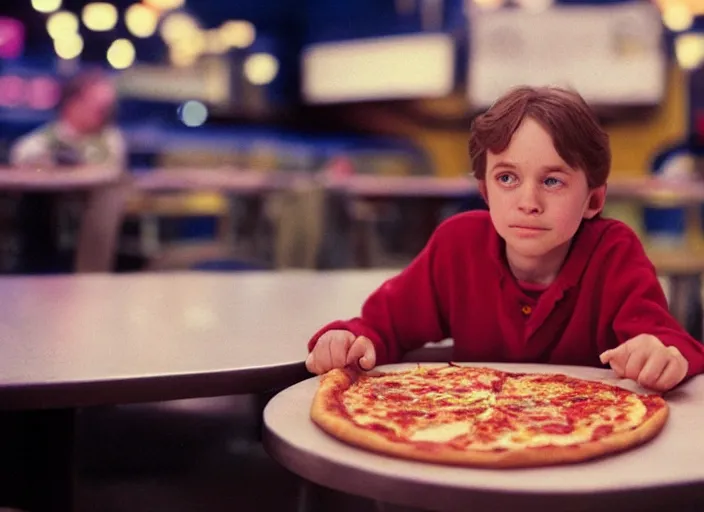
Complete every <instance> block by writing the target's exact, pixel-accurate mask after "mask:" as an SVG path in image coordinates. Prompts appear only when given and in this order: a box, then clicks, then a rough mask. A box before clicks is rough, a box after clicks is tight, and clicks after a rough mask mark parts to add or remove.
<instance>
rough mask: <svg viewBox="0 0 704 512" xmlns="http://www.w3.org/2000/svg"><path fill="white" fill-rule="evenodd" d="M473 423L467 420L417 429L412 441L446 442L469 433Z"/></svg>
mask: <svg viewBox="0 0 704 512" xmlns="http://www.w3.org/2000/svg"><path fill="white" fill-rule="evenodd" d="M470 430H471V425H470V424H469V423H467V422H465V421H461V422H457V423H447V424H445V425H436V426H430V427H427V428H423V429H420V430H417V431H415V432H414V433H413V434H412V435H411V438H410V439H411V441H429V442H431V443H444V442H447V441H451V440H452V439H454V438H456V437H457V436H461V435H464V434H469V432H470Z"/></svg>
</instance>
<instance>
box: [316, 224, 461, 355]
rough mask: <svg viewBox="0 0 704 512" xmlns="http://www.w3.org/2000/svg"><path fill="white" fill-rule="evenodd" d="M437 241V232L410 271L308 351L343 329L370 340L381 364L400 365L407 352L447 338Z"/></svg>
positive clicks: (337, 323) (387, 284)
mask: <svg viewBox="0 0 704 512" xmlns="http://www.w3.org/2000/svg"><path fill="white" fill-rule="evenodd" d="M437 239H438V236H437V231H436V233H435V234H434V235H433V236H432V237H431V239H430V241H429V242H428V244H427V245H426V246H425V248H424V249H423V250H422V251H421V252H420V253H419V254H418V256H417V257H416V258H415V259H414V260H413V261H412V262H411V264H410V265H409V266H408V267H407V268H406V269H404V270H403V271H402V272H401V273H400V274H398V275H397V276H395V277H393V278H391V279H389V280H388V281H386V282H385V283H383V284H382V285H381V286H380V287H379V288H378V289H377V290H376V291H374V292H373V293H372V294H371V296H369V298H368V299H367V300H366V301H365V303H364V305H363V306H362V311H361V315H360V316H358V317H356V318H352V319H349V320H338V321H335V322H332V323H330V324H328V325H326V326H325V327H323V328H322V329H320V330H319V331H318V332H316V333H315V335H314V336H313V337H312V338H311V339H310V341H309V342H308V350H309V351H310V350H313V347H314V346H315V344H316V343H317V341H318V339H319V338H320V336H321V335H323V334H324V333H325V332H327V331H329V330H332V329H343V330H347V331H351V332H352V333H353V334H355V335H356V336H366V337H367V338H369V339H370V340H371V341H372V343H373V344H374V348H375V350H376V360H377V364H386V363H395V362H398V361H399V360H400V358H401V356H402V355H403V354H404V353H405V352H406V351H409V350H413V349H415V348H420V347H421V346H423V345H424V344H425V343H428V342H437V341H442V340H443V339H445V338H447V337H448V331H449V329H448V328H447V326H446V322H445V320H444V317H443V313H442V311H441V309H442V308H441V306H440V301H439V300H438V296H437V289H436V279H437V275H436V270H435V269H436V268H437V267H438V261H437V260H438V240H437Z"/></svg>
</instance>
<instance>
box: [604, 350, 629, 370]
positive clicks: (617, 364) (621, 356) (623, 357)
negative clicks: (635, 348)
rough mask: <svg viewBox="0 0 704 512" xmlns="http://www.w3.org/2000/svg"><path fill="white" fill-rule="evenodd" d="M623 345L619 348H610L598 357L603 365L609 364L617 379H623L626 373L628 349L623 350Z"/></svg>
mask: <svg viewBox="0 0 704 512" xmlns="http://www.w3.org/2000/svg"><path fill="white" fill-rule="evenodd" d="M624 347H625V346H624V345H621V346H620V347H616V348H612V349H610V350H607V351H605V352H602V354H601V355H600V356H599V359H600V360H601V362H602V363H604V364H607V363H608V364H609V366H611V369H612V370H613V371H614V373H615V374H616V375H618V376H619V377H623V376H624V374H625V373H626V362H627V361H628V349H627V348H624Z"/></svg>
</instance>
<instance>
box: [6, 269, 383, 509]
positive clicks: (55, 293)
mask: <svg viewBox="0 0 704 512" xmlns="http://www.w3.org/2000/svg"><path fill="white" fill-rule="evenodd" d="M392 274H393V272H392V271H388V270H384V271H376V272H364V273H360V272H354V271H352V272H342V271H341V272H331V273H325V272H308V271H288V272H246V273H224V274H223V273H202V272H183V273H180V272H169V273H156V274H144V273H140V274H81V275H69V276H66V275H63V276H56V277H5V278H0V290H2V294H3V307H2V308H0V340H2V343H0V440H3V439H7V438H8V437H12V438H13V439H14V436H16V435H19V436H20V437H21V438H22V439H19V440H17V442H14V441H13V443H14V446H13V447H9V448H8V450H9V451H15V452H19V453H18V456H20V457H21V460H20V461H18V463H17V465H15V464H14V463H13V462H11V460H12V457H11V456H10V455H9V454H8V453H3V457H4V458H3V461H4V462H3V464H2V465H0V487H3V485H5V486H8V487H9V488H10V490H11V491H16V492H17V493H19V494H21V497H20V498H18V499H16V500H13V501H15V502H16V503H12V504H15V505H21V507H20V508H22V509H24V510H30V511H32V512H33V511H40V510H42V511H43V510H50V511H52V512H58V511H61V512H63V511H68V510H71V509H72V485H73V472H72V462H73V461H72V455H73V443H74V428H75V411H76V409H77V408H81V407H88V406H100V405H109V404H126V403H135V402H150V401H162V400H171V399H180V398H196V397H212V396H220V395H234V394H245V393H247V394H249V393H262V392H268V391H271V390H276V389H282V388H284V387H286V386H289V385H291V384H293V383H295V382H297V381H300V380H302V379H304V378H306V377H308V376H309V373H308V372H307V371H306V369H305V365H304V360H305V357H306V354H307V352H306V341H307V339H308V338H309V337H310V336H311V335H312V334H313V333H314V332H315V331H316V330H317V329H318V328H319V327H320V326H321V325H324V324H325V323H326V322H328V321H330V320H331V319H334V318H340V317H347V316H354V315H355V314H357V313H358V311H359V308H360V304H361V303H362V302H363V300H364V298H365V297H366V296H367V295H368V294H369V293H370V292H371V291H373V290H374V289H375V288H376V287H377V286H379V285H380V284H381V283H382V282H383V281H384V279H386V278H387V277H389V276H390V275H392ZM11 425H19V427H17V428H15V427H11ZM3 429H5V430H3ZM7 431H9V433H8V432H7ZM3 434H4V435H3ZM29 452H31V453H33V456H32V457H30V456H29V455H27V453H29ZM22 461H24V462H22ZM20 464H23V465H26V467H24V471H25V473H24V474H23V471H22V470H21V469H19V468H20V467H22V466H20ZM23 476H24V477H25V478H22V477H23ZM17 480H20V481H17ZM27 480H29V482H28V481H27ZM8 482H11V483H8ZM27 483H29V484H30V486H28V487H25V485H26V484H27ZM33 488H39V489H42V492H36V491H34V490H33ZM2 500H3V496H1V495H0V507H2V506H4V505H8V504H9V503H2Z"/></svg>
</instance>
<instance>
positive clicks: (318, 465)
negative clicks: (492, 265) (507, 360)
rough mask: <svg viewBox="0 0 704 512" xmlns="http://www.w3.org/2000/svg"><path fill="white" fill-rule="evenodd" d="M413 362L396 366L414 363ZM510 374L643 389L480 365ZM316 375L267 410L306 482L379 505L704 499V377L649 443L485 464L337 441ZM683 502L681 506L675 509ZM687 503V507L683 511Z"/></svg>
mask: <svg viewBox="0 0 704 512" xmlns="http://www.w3.org/2000/svg"><path fill="white" fill-rule="evenodd" d="M407 366H409V365H407V364H402V365H393V366H392V367H407ZM483 366H490V367H493V368H499V369H502V370H509V371H524V372H542V373H565V374H568V375H573V376H576V377H582V378H586V379H592V380H602V381H607V382H611V383H615V384H618V385H621V386H623V387H626V388H628V389H632V390H637V389H638V387H637V385H636V384H635V383H633V382H632V381H626V380H619V379H617V378H616V377H615V375H614V374H613V373H612V372H611V371H610V370H602V369H597V368H583V367H570V366H548V365H537V364H483ZM317 386H318V378H317V377H316V378H311V379H308V380H305V381H303V382H300V383H298V384H296V385H294V386H292V387H290V388H288V389H286V390H285V391H282V392H281V393H279V394H278V395H277V396H275V397H274V398H273V399H272V400H271V401H270V402H269V404H268V405H267V407H266V409H265V410H264V424H265V432H264V442H265V446H266V448H267V451H268V452H269V453H270V454H271V455H272V456H273V457H274V458H275V459H276V460H278V461H279V462H280V463H281V464H283V465H284V466H285V467H287V468H288V469H289V470H291V471H293V472H294V473H297V474H298V475H300V476H302V477H304V478H305V479H307V480H310V481H312V482H315V483H317V484H320V485H323V486H326V487H331V488H333V489H337V490H340V491H344V492H347V493H351V494H356V495H361V496H366V497H368V498H372V499H375V500H380V501H382V502H387V503H392V504H397V505H406V506H413V507H419V508H422V509H429V510H442V511H453V510H470V509H471V510H491V512H498V511H501V510H540V511H545V510H561V511H562V510H570V511H571V512H572V511H580V510H600V511H603V510H612V509H613V510H619V511H624V510H639V511H645V510H666V509H671V510H683V508H682V507H683V506H688V505H691V504H696V503H699V504H701V503H702V501H701V500H704V464H702V460H704V443H702V441H701V439H699V438H697V436H698V435H699V433H700V432H701V431H702V427H704V408H702V403H704V376H699V377H697V378H694V379H692V380H690V381H689V382H687V383H685V384H683V385H682V386H680V387H679V388H678V389H676V390H675V391H672V392H670V393H669V394H668V395H667V400H668V402H669V404H670V407H671V417H670V419H669V421H668V423H667V425H666V426H665V428H664V430H663V431H662V433H661V434H660V435H659V436H658V437H656V438H655V439H654V440H652V441H651V442H650V443H648V444H646V445H644V446H641V447H639V448H636V449H634V450H630V451H627V452H624V453H621V454H617V455H615V456H611V457H606V458H602V459H599V460H595V461H589V462H586V463H581V464H575V465H566V466H554V467H547V468H537V469H517V470H487V469H475V468H463V467H453V466H442V465H436V464H427V463H421V462H413V461H406V460H402V459H395V458H392V457H387V456H383V455H378V454H375V453H372V452H367V451H364V450H361V449H358V448H355V447H352V446H349V445H346V444H344V443H342V442H339V441H337V440H336V439H334V438H332V437H331V436H329V435H327V434H326V433H324V432H323V431H322V430H320V429H319V428H317V427H316V425H315V424H314V423H312V421H311V420H310V418H309V409H310V404H311V401H312V398H313V395H314V393H315V391H316V389H317ZM678 507H679V508H678ZM686 510H689V509H688V508H686Z"/></svg>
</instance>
